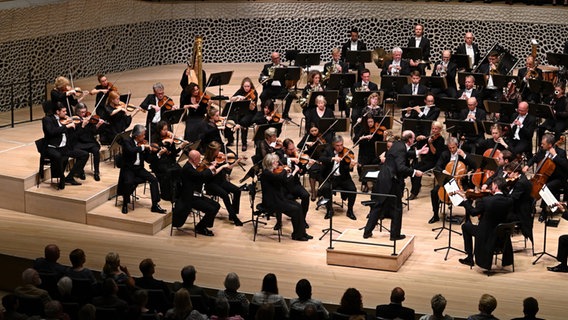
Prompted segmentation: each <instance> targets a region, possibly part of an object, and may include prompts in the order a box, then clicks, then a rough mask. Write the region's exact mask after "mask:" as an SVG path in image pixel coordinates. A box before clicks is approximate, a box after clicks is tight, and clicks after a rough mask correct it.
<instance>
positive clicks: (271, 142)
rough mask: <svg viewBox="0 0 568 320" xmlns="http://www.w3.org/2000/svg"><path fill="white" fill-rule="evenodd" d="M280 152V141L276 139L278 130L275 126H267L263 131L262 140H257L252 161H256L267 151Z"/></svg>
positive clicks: (267, 152) (262, 157)
mask: <svg viewBox="0 0 568 320" xmlns="http://www.w3.org/2000/svg"><path fill="white" fill-rule="evenodd" d="M274 152H278V153H282V152H283V150H282V142H281V141H279V140H278V130H276V128H272V127H271V128H268V129H266V130H265V131H264V140H261V141H259V142H258V144H257V146H256V151H255V159H254V162H255V163H256V162H258V161H260V160H262V159H264V157H265V156H266V155H267V154H269V153H274Z"/></svg>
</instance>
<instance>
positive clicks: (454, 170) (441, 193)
mask: <svg viewBox="0 0 568 320" xmlns="http://www.w3.org/2000/svg"><path fill="white" fill-rule="evenodd" d="M463 143H464V140H463V139H462V141H461V142H460V144H459V146H458V150H461V147H462V145H463ZM456 153H457V150H456ZM444 170H445V171H447V172H450V174H451V175H452V176H453V177H454V178H455V177H456V176H457V177H459V178H458V179H456V183H457V184H458V187H459V189H460V190H463V187H462V184H461V177H462V176H464V175H465V174H466V172H467V167H466V165H465V163H463V162H462V161H460V160H459V155H458V157H457V159H456V160H450V161H449V162H448V164H446V167H445V168H444ZM438 198H439V199H440V201H442V202H444V203H446V204H450V203H451V202H450V196H449V195H448V193H447V192H446V189H444V186H440V188H439V189H438Z"/></svg>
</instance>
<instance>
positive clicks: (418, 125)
mask: <svg viewBox="0 0 568 320" xmlns="http://www.w3.org/2000/svg"><path fill="white" fill-rule="evenodd" d="M432 122H434V121H432V120H421V119H409V118H404V119H403V120H402V131H401V132H404V131H405V130H412V132H414V134H415V135H416V136H419V135H424V136H428V135H429V133H430V129H431V128H432Z"/></svg>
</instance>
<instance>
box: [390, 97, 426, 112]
mask: <svg viewBox="0 0 568 320" xmlns="http://www.w3.org/2000/svg"><path fill="white" fill-rule="evenodd" d="M425 98H426V96H425V95H423V94H417V95H412V94H399V95H397V96H396V106H397V107H398V108H399V109H406V108H407V107H414V106H422V105H424V99H425Z"/></svg>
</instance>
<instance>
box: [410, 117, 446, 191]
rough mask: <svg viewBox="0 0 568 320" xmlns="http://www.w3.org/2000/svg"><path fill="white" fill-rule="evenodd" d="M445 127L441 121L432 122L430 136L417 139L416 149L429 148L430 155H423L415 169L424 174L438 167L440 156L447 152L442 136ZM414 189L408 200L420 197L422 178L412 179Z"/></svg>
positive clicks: (421, 136)
mask: <svg viewBox="0 0 568 320" xmlns="http://www.w3.org/2000/svg"><path fill="white" fill-rule="evenodd" d="M442 128H443V125H442V123H441V122H439V121H434V122H432V127H431V129H430V135H429V136H424V135H419V136H417V137H416V148H417V149H421V148H422V147H423V146H427V147H428V153H426V154H424V155H422V156H421V157H420V159H419V160H418V161H414V164H413V168H414V169H416V170H420V171H422V172H424V171H428V170H430V169H432V168H434V166H435V165H436V163H437V162H438V159H439V158H440V155H441V154H442V152H444V150H446V144H445V142H444V137H443V136H442V134H441V133H442ZM410 181H411V183H412V188H411V189H410V196H409V197H408V200H414V199H416V198H417V197H418V194H419V193H420V189H421V188H422V177H416V176H414V177H411V178H410Z"/></svg>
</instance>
